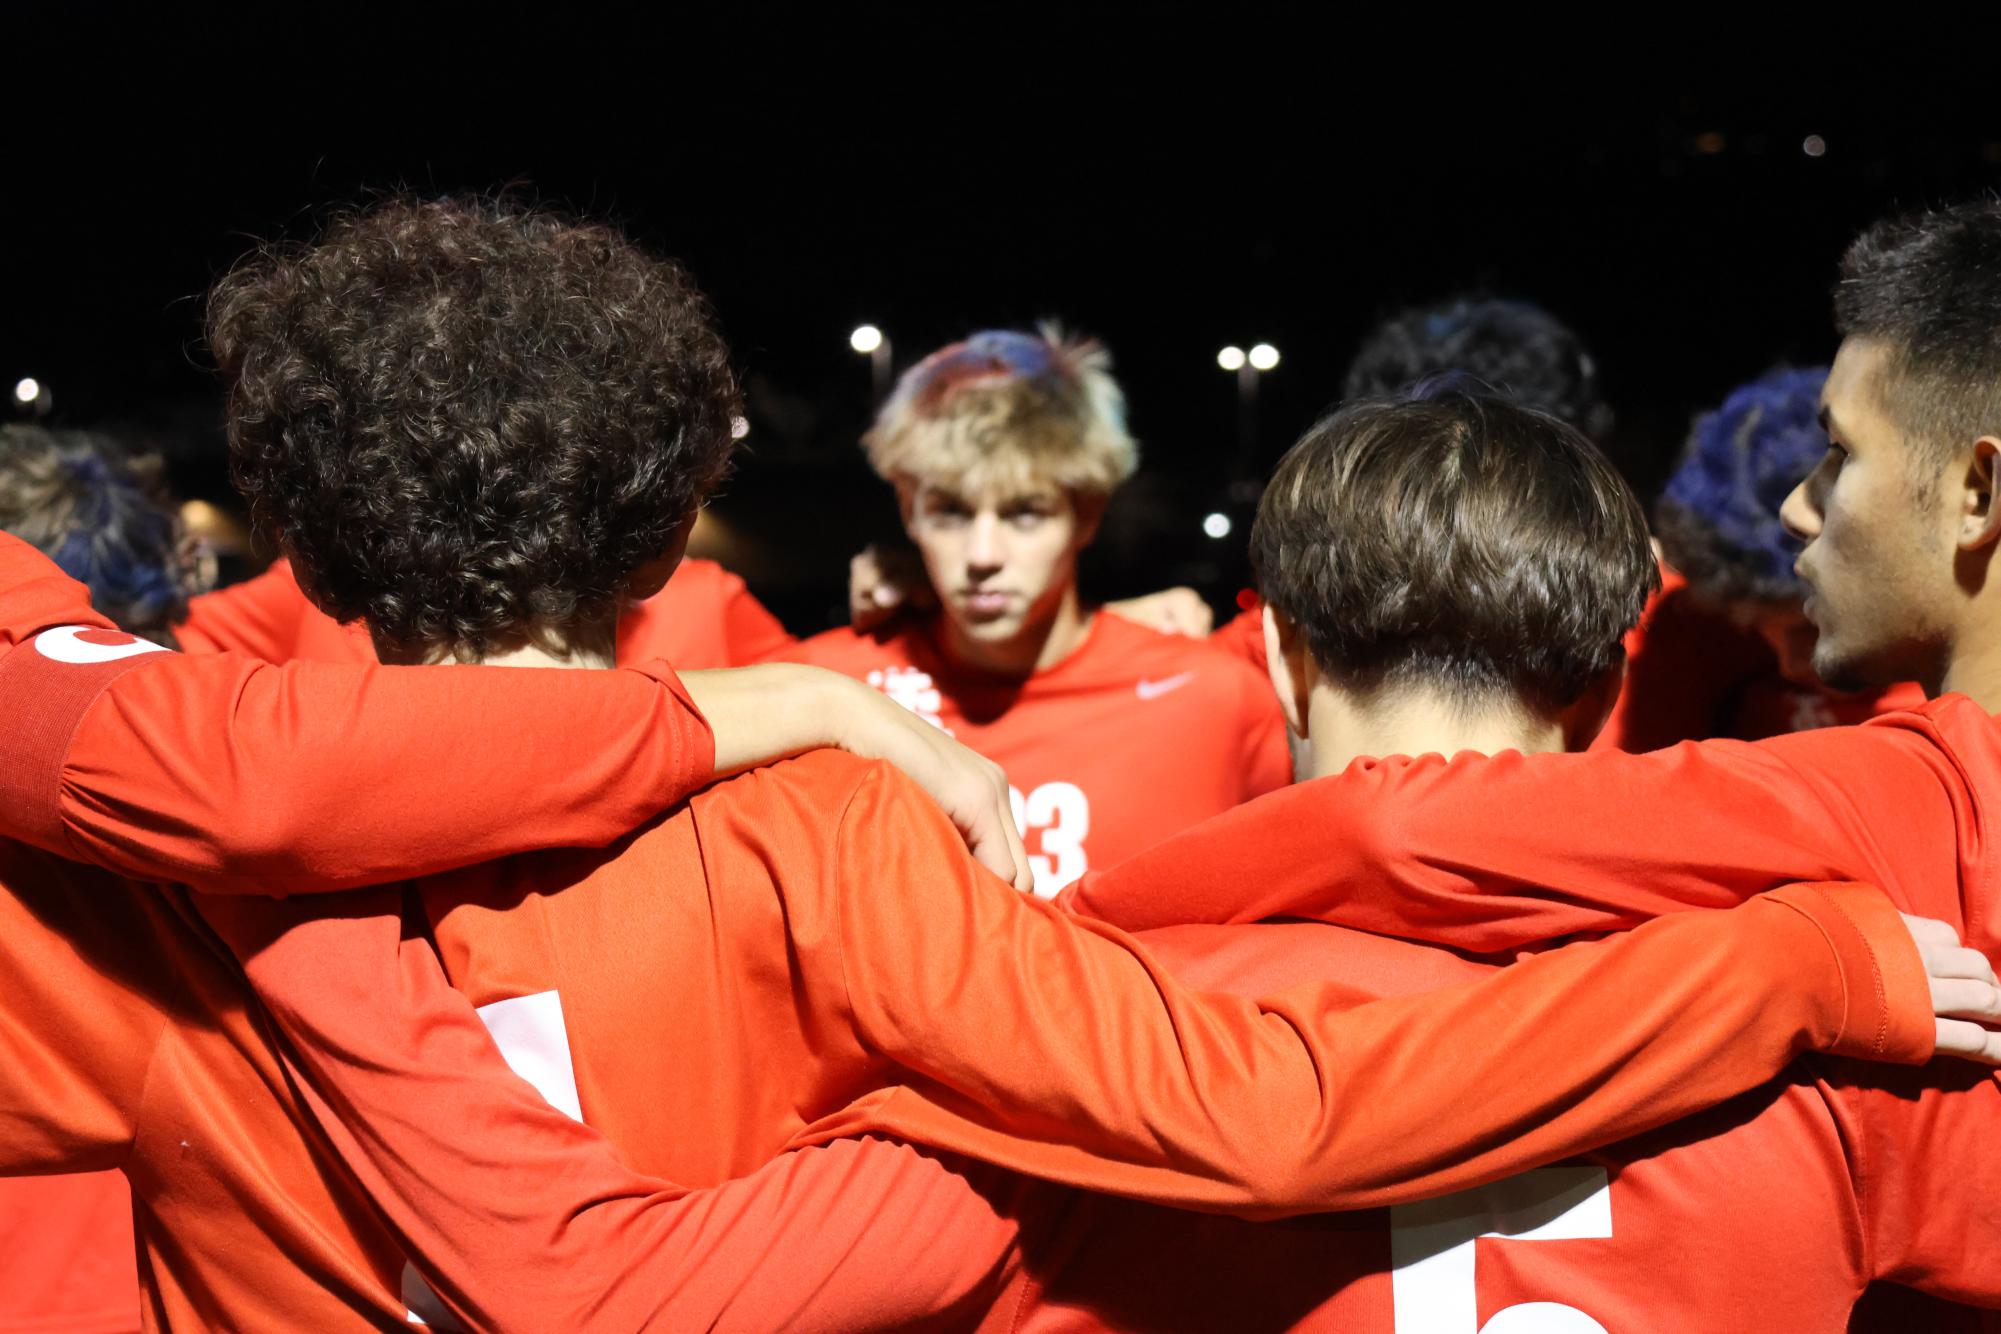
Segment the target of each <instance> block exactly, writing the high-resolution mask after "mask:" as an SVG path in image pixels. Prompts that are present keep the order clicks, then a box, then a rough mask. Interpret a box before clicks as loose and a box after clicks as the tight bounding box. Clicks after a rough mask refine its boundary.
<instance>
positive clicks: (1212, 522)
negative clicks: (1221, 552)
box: [1202, 510, 1230, 542]
mask: <svg viewBox="0 0 2001 1334" xmlns="http://www.w3.org/2000/svg"><path fill="white" fill-rule="evenodd" d="M1202 531H1203V532H1205V533H1207V534H1209V536H1211V537H1213V538H1215V539H1216V540H1217V541H1219V542H1220V541H1222V540H1223V539H1224V538H1226V537H1228V536H1229V535H1230V516H1229V515H1227V514H1225V513H1223V512H1222V511H1221V510H1217V511H1216V512H1215V513H1213V514H1210V515H1209V516H1208V517H1207V518H1205V519H1203V520H1202Z"/></svg>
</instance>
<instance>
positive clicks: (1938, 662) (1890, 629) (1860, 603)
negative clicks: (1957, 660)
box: [1780, 338, 1957, 690]
mask: <svg viewBox="0 0 2001 1334" xmlns="http://www.w3.org/2000/svg"><path fill="white" fill-rule="evenodd" d="M1887 362H1888V353H1887V351H1886V349H1885V348H1884V347H1883V346H1882V345H1881V344H1879V343H1872V342H1870V341H1868V340H1866V339H1858V338H1850V339H1848V340H1847V341H1845V342H1844V343H1842V345H1841V350H1840V352H1839V353H1837V354H1836V356H1835V358H1834V367H1833V369H1832V371H1830V372H1829V374H1828V377H1827V387H1826V389H1824V390H1823V391H1822V393H1821V420H1822V423H1823V424H1824V425H1825V426H1826V427H1827V431H1828V451H1827V455H1826V457H1825V458H1823V459H1822V460H1821V462H1820V466H1819V467H1817V468H1815V469H1814V470H1813V473H1812V474H1811V475H1810V476H1809V477H1808V478H1807V479H1806V480H1805V481H1804V482H1801V483H1800V485H1799V486H1798V488H1797V489H1795V490H1794V491H1793V493H1792V495H1790V496H1788V497H1787V498H1786V503H1785V505H1784V506H1783V507H1782V509H1781V510H1780V516H1781V517H1782V518H1783V519H1784V520H1785V524H1786V527H1787V528H1788V529H1789V530H1790V531H1791V532H1792V534H1793V535H1794V536H1795V537H1797V538H1799V539H1801V540H1802V541H1803V542H1805V543H1806V548H1805V550H1803V551H1802V552H1801V553H1800V556H1799V559H1798V561H1797V562H1796V563H1795V568H1796V569H1797V570H1798V571H1799V574H1800V576H1801V578H1803V579H1805V580H1806V583H1807V588H1808V595H1807V600H1806V616H1807V619H1808V620H1810V621H1812V622H1813V624H1814V626H1815V628H1816V629H1817V630H1818V631H1819V639H1818V641H1817V642H1816V643H1815V645H1814V650H1813V666H1814V670H1815V671H1816V672H1817V673H1818V674H1819V675H1820V678H1821V679H1822V680H1823V681H1825V682H1827V684H1828V685H1830V686H1833V687H1834V688H1835V689H1837V690H1860V689H1864V688H1866V687H1870V686H1882V685H1889V684H1891V683H1893V682H1896V681H1910V680H1917V681H1923V682H1926V683H1935V682H1937V681H1938V679H1939V678H1940V676H1941V675H1942V673H1943V671H1944V662H1943V657H1944V649H1945V643H1946V642H1947V639H1948V636H1947V634H1946V627H1947V625H1948V623H1949V619H1950V605H1949V604H1950V591H1951V585H1952V577H1953V557H1954V550H1955V543H1954V540H1953V534H1954V531H1955V527H1956V520H1957V515H1956V513H1955V512H1954V510H1953V508H1952V505H1951V503H1950V501H1951V499H1952V498H1954V496H1955V494H1956V493H1953V492H1952V491H1951V489H1950V488H1948V487H1946V486H1945V485H1944V478H1943V476H1942V475H1938V476H1934V475H1932V470H1929V469H1925V468H1923V467H1921V466H1920V465H1919V464H1918V462H1917V461H1916V460H1915V459H1914V458H1913V454H1912V450H1913V445H1912V443H1911V442H1910V441H1909V440H1908V439H1907V438H1906V436H1905V433H1904V431H1903V429H1902V428H1901V427H1900V426H1898V424H1897V423H1896V422H1895V421H1894V420H1892V419H1891V417H1890V416H1889V414H1888V412H1887V411H1886V410H1885V408H1884V406H1883V401H1882V394H1881V385H1882V383H1883V376H1884V375H1885V373H1886V369H1887Z"/></svg>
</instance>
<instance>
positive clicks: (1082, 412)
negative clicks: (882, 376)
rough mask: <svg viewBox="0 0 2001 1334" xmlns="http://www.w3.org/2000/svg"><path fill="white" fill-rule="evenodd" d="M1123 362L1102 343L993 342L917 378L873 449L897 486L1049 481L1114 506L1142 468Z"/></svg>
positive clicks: (971, 342) (1047, 333)
mask: <svg viewBox="0 0 2001 1334" xmlns="http://www.w3.org/2000/svg"><path fill="white" fill-rule="evenodd" d="M1111 367H1112V358H1111V354H1110V353H1108V352H1107V351H1105V349H1104V346H1103V345H1102V344H1100V343H1098V342H1097V341H1096V340H1093V339H1076V340H1072V339H1066V338H1065V337H1064V335H1063V333H1062V331H1061V330H1060V329H1058V328H1057V327H1056V326H1054V325H1049V324H1045V325H1042V326H1040V327H1039V328H1038V329H1037V331H1036V332H1035V333H1032V334H1028V333H1017V332H1014V331H1011V330H988V331H986V332H982V333H976V334H974V335H973V336H972V337H970V338H968V339H966V340H965V341H964V342H960V343H953V344H952V345H951V346H949V347H945V348H941V349H939V350H938V351H936V352H933V353H932V354H931V355H930V356H928V357H926V358H925V359H924V360H923V361H921V362H919V363H918V364H917V365H916V366H914V367H912V368H911V369H910V370H908V371H906V372H905V373H904V375H903V378H902V379H901V380H899V381H897V385H896V392H895V393H893V394H891V395H890V397H889V401H888V402H887V403H885V404H883V407H882V411H881V412H879V413H878V414H876V419H875V424H874V425H873V426H871V427H870V428H869V431H868V434H866V435H864V436H863V437H862V447H863V449H864V450H866V451H867V453H868V460H869V463H870V464H871V465H872V466H873V467H874V468H875V470H876V472H878V473H880V474H881V475H882V476H883V477H884V478H885V479H886V480H888V481H890V482H893V483H903V482H914V481H917V480H920V479H922V480H928V481H946V482H950V483H953V484H956V485H962V486H978V485H982V484H987V483H1003V484H1012V483H1021V482H1028V481H1036V480H1039V481H1046V482H1051V483H1054V484H1055V485H1057V486H1060V487H1062V488H1063V489H1064V490H1066V491H1070V492H1075V493H1081V494H1084V495H1096V496H1107V495H1110V494H1111V493H1112V492H1113V491H1114V490H1116V489H1117V488H1118V486H1119V484H1120V483H1121V482H1124V481H1125V480H1126V479H1127V478H1128V477H1130V476H1132V474H1133V470H1134V469H1135V468H1137V467H1138V466H1139V446H1138V445H1137V444H1136V443H1135V442H1134V440H1133V438H1132V436H1131V435H1129V434H1128V433H1127V432H1126V421H1125V418H1126V410H1125V409H1126V404H1125V395H1124V394H1123V393H1122V392H1120V390H1119V386H1118V383H1117V381H1115V380H1113V379H1112V375H1111Z"/></svg>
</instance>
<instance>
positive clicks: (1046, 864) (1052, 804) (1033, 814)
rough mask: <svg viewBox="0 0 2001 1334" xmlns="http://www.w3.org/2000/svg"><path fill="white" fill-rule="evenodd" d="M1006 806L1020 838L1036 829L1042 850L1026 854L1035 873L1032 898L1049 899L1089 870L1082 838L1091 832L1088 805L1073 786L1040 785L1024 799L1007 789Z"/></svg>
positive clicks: (1079, 790) (1074, 785) (1082, 795)
mask: <svg viewBox="0 0 2001 1334" xmlns="http://www.w3.org/2000/svg"><path fill="white" fill-rule="evenodd" d="M1007 797H1008V804H1009V806H1010V807H1012V808H1013V810H1014V822H1015V824H1016V826H1017V827H1019V828H1020V830H1021V833H1022V837H1023V838H1027V836H1028V832H1029V831H1030V830H1031V829H1033V830H1039V831H1041V834H1042V851H1041V852H1031V853H1029V854H1028V865H1029V868H1030V869H1031V870H1033V871H1034V872H1035V896H1036V897H1037V898H1042V899H1053V898H1055V897H1056V896H1057V895H1058V894H1061V893H1062V892H1063V890H1064V889H1065V887H1067V886H1068V885H1069V884H1070V883H1071V882H1072V881H1073V880H1077V879H1079V878H1080V877H1082V876H1083V874H1084V872H1085V871H1087V870H1089V869H1090V865H1089V863H1088V862H1087V861H1086V860H1085V857H1084V839H1085V838H1086V837H1088V836H1089V834H1090V832H1091V802H1090V799H1089V798H1087V797H1086V796H1085V795H1084V789H1083V788H1081V787H1078V786H1077V785H1076V784H1075V783H1044V784H1043V785H1042V786H1041V787H1038V788H1036V789H1035V791H1033V792H1031V793H1029V794H1028V795H1027V796H1026V797H1024V796H1022V795H1021V789H1019V788H1015V787H1010V788H1009V789H1008V790H1007Z"/></svg>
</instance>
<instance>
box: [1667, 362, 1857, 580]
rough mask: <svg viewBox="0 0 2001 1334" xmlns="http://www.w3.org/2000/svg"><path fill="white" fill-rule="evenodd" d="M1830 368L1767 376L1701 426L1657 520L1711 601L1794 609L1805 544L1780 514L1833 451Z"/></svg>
mask: <svg viewBox="0 0 2001 1334" xmlns="http://www.w3.org/2000/svg"><path fill="white" fill-rule="evenodd" d="M1826 382H1827V368H1826V367H1825V366H1816V367H1811V368H1809V369H1806V370H1775V371H1770V372H1768V373H1766V374H1764V375H1761V376H1759V377H1758V378H1757V379H1755V380H1753V381H1751V382H1750V383H1749V384H1745V385H1740V386H1738V387H1737V388H1736V389H1734V390H1732V391H1731V392H1730V396H1729V397H1728V398H1726V399H1724V400H1723V405H1722V406H1721V407H1719V408H1717V409H1716V410H1715V411H1714V412H1708V413H1704V414H1703V415H1702V416H1701V417H1699V418H1697V419H1696V423H1695V429H1694V431H1693V432H1691V433H1690V435H1689V439H1688V446H1687V448H1686V450H1685V451H1684V452H1683V454H1682V459H1681V463H1680V465H1679V466H1677V467H1676V469H1675V472H1674V476H1672V477H1671V478H1669V479H1668V484H1667V489H1666V490H1665V491H1664V492H1663V493H1662V495H1661V499H1660V505H1659V507H1658V512H1657V514H1656V516H1655V517H1656V527H1657V528H1658V530H1659V535H1660V539H1661V547H1662V549H1663V551H1665V552H1666V554H1667V558H1668V563H1669V564H1671V565H1673V566H1674V567H1675V568H1676V569H1677V570H1679V571H1681V573H1682V574H1683V575H1684V576H1685V577H1686V578H1687V579H1688V581H1689V583H1690V585H1691V586H1693V587H1694V588H1695V590H1696V591H1697V592H1699V593H1701V594H1702V595H1703V596H1704V597H1705V598H1708V599H1709V600H1711V601H1713V602H1719V603H1729V602H1788V601H1794V600H1797V599H1798V598H1800V597H1801V596H1802V595H1803V594H1804V592H1805V590H1804V589H1803V588H1802V587H1801V585H1800V582H1799V579H1798V577H1797V576H1796V575H1794V574H1793V572H1792V565H1793V558H1794V557H1795V556H1796V555H1797V554H1798V552H1799V544H1798V543H1796V542H1794V541H1793V540H1792V539H1791V538H1790V537H1788V536H1786V532H1785V529H1784V528H1783V527H1781V526H1780V524H1779V506H1780V505H1781V504H1783V503H1784V501H1785V498H1786V496H1787V495H1788V494H1790V493H1791V491H1792V489H1793V488H1794V487H1796V486H1798V485H1799V484H1800V481H1801V480H1802V479H1803V478H1805V477H1806V475H1807V474H1808V473H1810V472H1812V471H1813V469H1814V465H1815V464H1816V463H1818V462H1819V461H1820V458H1821V456H1822V455H1823V454H1825V453H1826V452H1827V432H1826V431H1824V430H1822V429H1821V425H1820V390H1821V386H1822V385H1823V384H1825V383H1826Z"/></svg>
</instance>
